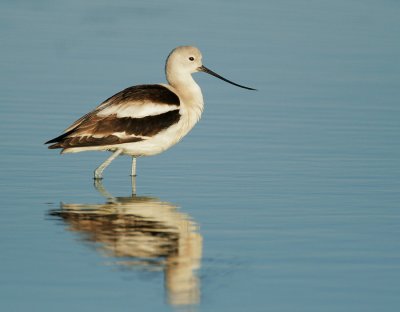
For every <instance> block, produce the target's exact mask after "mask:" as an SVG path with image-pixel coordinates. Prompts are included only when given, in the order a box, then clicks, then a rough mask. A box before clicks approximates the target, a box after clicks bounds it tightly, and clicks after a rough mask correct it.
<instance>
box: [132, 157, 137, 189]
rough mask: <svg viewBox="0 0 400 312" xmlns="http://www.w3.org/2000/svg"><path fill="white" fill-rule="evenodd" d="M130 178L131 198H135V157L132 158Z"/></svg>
mask: <svg viewBox="0 0 400 312" xmlns="http://www.w3.org/2000/svg"><path fill="white" fill-rule="evenodd" d="M131 178H132V196H136V157H135V156H132V169H131Z"/></svg>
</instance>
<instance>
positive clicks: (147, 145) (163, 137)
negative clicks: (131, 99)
mask: <svg viewBox="0 0 400 312" xmlns="http://www.w3.org/2000/svg"><path fill="white" fill-rule="evenodd" d="M194 125H195V122H190V120H189V119H188V118H185V116H182V118H181V119H180V120H179V122H177V123H176V124H174V125H172V126H171V127H169V128H167V129H165V130H163V131H161V132H159V133H157V134H156V135H154V136H152V137H146V138H145V139H144V140H143V141H139V142H132V143H125V144H121V145H119V146H118V148H121V149H123V153H124V154H128V155H132V156H152V155H156V154H159V153H161V152H163V151H165V150H167V149H168V148H170V147H172V146H173V145H175V144H176V143H178V142H179V141H180V140H181V139H182V138H183V137H184V136H185V135H186V134H187V133H188V132H189V131H190V130H191V129H192V128H193V126H194Z"/></svg>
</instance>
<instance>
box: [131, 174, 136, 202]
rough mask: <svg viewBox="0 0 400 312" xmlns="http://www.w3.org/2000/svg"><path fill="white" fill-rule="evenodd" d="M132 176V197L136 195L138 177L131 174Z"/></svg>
mask: <svg viewBox="0 0 400 312" xmlns="http://www.w3.org/2000/svg"><path fill="white" fill-rule="evenodd" d="M131 178H132V197H134V196H136V177H135V176H131Z"/></svg>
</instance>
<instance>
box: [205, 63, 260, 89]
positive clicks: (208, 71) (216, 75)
mask: <svg viewBox="0 0 400 312" xmlns="http://www.w3.org/2000/svg"><path fill="white" fill-rule="evenodd" d="M198 70H199V71H201V72H203V73H207V74H210V75H212V76H214V77H217V78H219V79H221V80H223V81H226V82H227V83H230V84H233V85H234V86H236V87H239V88H243V89H247V90H254V91H257V89H253V88H249V87H245V86H242V85H240V84H237V83H235V82H233V81H230V80H228V79H226V78H224V77H222V76H220V75H218V74H217V73H214V72H213V71H212V70H211V69H208V68H207V67H205V66H200V67H199V68H198Z"/></svg>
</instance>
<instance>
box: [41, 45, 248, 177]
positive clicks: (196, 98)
mask: <svg viewBox="0 0 400 312" xmlns="http://www.w3.org/2000/svg"><path fill="white" fill-rule="evenodd" d="M201 60H202V55H201V53H200V51H199V50H198V49H197V48H195V47H192V46H181V47H177V48H175V49H174V50H172V52H171V53H170V54H169V56H168V58H167V61H166V65H165V74H166V76H167V81H168V84H151V85H138V86H133V87H129V88H127V89H125V90H122V91H120V92H118V93H117V94H115V95H113V96H112V97H110V98H108V99H107V100H105V101H104V102H103V103H101V104H100V105H99V106H98V107H97V108H95V109H94V110H93V111H91V112H89V113H88V114H86V115H84V116H83V117H81V118H80V119H78V120H77V121H75V122H74V123H73V124H72V125H71V126H69V127H68V128H67V129H66V130H65V131H64V134H62V135H60V136H58V137H56V138H54V139H52V140H50V141H48V142H46V143H45V144H48V143H53V144H52V145H50V146H49V148H50V149H55V148H62V149H63V150H62V151H61V153H77V152H83V151H99V150H100V151H111V152H113V154H112V155H111V156H110V157H109V158H108V159H107V160H106V161H105V162H103V163H102V164H101V165H100V166H99V167H98V168H97V169H96V170H95V171H94V178H95V179H101V178H102V172H103V170H104V169H105V168H106V167H107V166H108V165H109V164H110V163H111V162H112V161H113V160H114V159H115V158H117V157H118V156H119V155H121V154H125V155H131V156H132V171H131V175H132V176H136V157H140V156H151V155H156V154H159V153H161V152H163V151H165V150H166V149H168V148H170V147H171V146H173V145H174V144H176V143H178V142H179V141H180V140H181V139H182V138H183V137H184V136H185V135H186V134H187V133H188V132H189V131H190V130H191V129H192V128H193V126H194V125H195V124H196V123H197V122H198V121H199V119H200V117H201V113H202V111H203V106H204V102H203V95H202V93H201V89H200V87H199V86H198V85H197V83H196V82H195V81H194V80H193V78H192V74H193V73H195V72H205V73H207V74H210V75H213V76H215V77H217V78H219V79H221V80H224V81H226V82H228V83H230V84H233V85H235V86H238V87H241V88H244V89H248V90H255V89H252V88H248V87H245V86H242V85H239V84H237V83H234V82H232V81H230V80H228V79H225V78H224V77H221V76H220V75H218V74H216V73H215V72H213V71H211V70H210V69H208V68H206V67H205V66H204V65H203V64H202V61H201Z"/></svg>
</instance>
